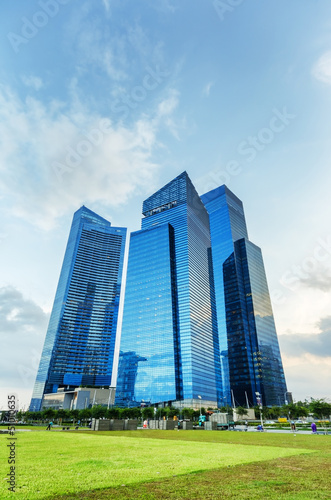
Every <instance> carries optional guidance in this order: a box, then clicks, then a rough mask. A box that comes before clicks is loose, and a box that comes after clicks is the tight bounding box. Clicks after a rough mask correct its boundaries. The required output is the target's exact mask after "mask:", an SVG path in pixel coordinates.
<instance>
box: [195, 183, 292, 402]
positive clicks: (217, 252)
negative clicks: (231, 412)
mask: <svg viewBox="0 0 331 500" xmlns="http://www.w3.org/2000/svg"><path fill="white" fill-rule="evenodd" d="M201 199H202V201H203V203H204V204H205V206H206V208H207V210H208V213H209V219H210V233H211V247H212V259H213V270H214V283H215V297H216V311H217V323H218V332H219V343H220V360H221V374H222V387H223V394H222V400H223V401H224V402H226V403H228V404H231V403H232V402H233V399H234V401H235V402H236V404H240V405H246V402H247V401H249V402H250V403H251V404H252V403H254V404H256V403H257V395H256V393H259V394H260V395H261V396H262V403H263V404H264V405H280V404H284V402H285V399H286V382H285V376H284V371H283V365H282V360H281V355H280V350H279V344H278V338H277V333H276V329H275V323H274V318H273V312H272V307H271V303H270V297H269V291H268V285H267V280H266V275H265V270H264V264H263V259H262V254H261V250H260V248H258V247H257V246H256V245H254V244H253V243H251V242H250V241H249V240H248V234H247V229H246V222H245V216H244V210H243V205H242V202H241V201H240V200H239V199H238V198H237V197H236V196H235V195H234V194H233V193H232V192H231V191H230V190H229V189H228V188H227V187H226V186H220V187H219V188H216V189H214V190H212V191H210V192H209V193H207V194H205V195H203V196H202V197H201Z"/></svg>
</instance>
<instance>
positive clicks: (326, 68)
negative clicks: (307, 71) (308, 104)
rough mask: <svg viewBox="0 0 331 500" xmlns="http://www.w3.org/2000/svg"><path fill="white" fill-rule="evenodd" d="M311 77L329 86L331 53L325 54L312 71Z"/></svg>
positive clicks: (330, 83)
mask: <svg viewBox="0 0 331 500" xmlns="http://www.w3.org/2000/svg"><path fill="white" fill-rule="evenodd" d="M312 75H313V76H314V78H316V79H317V80H319V81H320V82H323V83H327V84H329V85H331V51H328V52H325V54H323V55H322V56H321V57H320V58H319V59H318V61H317V62H316V63H315V65H314V66H313V69H312Z"/></svg>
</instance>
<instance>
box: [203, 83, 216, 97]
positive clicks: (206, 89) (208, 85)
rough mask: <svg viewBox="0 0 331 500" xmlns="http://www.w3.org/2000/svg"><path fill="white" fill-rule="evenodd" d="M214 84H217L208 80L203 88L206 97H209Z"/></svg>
mask: <svg viewBox="0 0 331 500" xmlns="http://www.w3.org/2000/svg"><path fill="white" fill-rule="evenodd" d="M214 85H215V82H208V83H207V84H206V85H205V86H204V88H203V90H202V93H203V95H204V96H206V97H209V94H210V91H211V88H212V87H213V86H214Z"/></svg>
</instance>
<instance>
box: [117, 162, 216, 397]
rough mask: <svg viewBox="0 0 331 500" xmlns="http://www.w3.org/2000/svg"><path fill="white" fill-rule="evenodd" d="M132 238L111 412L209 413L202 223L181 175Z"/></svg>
mask: <svg viewBox="0 0 331 500" xmlns="http://www.w3.org/2000/svg"><path fill="white" fill-rule="evenodd" d="M143 215H144V218H143V219H142V229H141V230H140V231H137V232H134V233H132V234H131V242H130V250H129V262H128V273H127V283H126V294H125V302H124V313H123V325H122V336H121V347H120V358H119V369H118V380H117V390H116V401H115V404H119V405H122V406H135V405H139V406H140V405H141V404H142V403H145V404H157V403H163V402H175V401H182V404H184V405H192V404H197V403H199V401H200V398H201V401H203V403H204V404H207V405H213V406H216V405H217V403H218V400H219V392H220V389H221V387H220V384H221V381H220V376H219V375H220V369H219V345H218V331H217V327H216V325H215V313H216V309H215V300H214V290H213V281H212V264H211V253H210V233H209V218H208V214H207V211H206V209H205V207H204V205H203V203H202V202H201V200H200V197H199V195H198V194H197V192H196V190H195V188H194V186H193V184H192V182H191V181H190V179H189V177H188V175H187V173H186V172H184V173H182V174H181V175H179V176H178V177H176V178H175V179H174V180H173V181H171V182H169V183H168V184H167V185H166V186H164V187H163V188H161V189H160V190H159V191H157V192H156V193H154V194H153V195H152V196H150V197H149V198H148V199H147V200H145V201H144V203H143Z"/></svg>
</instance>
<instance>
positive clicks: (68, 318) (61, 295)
mask: <svg viewBox="0 0 331 500" xmlns="http://www.w3.org/2000/svg"><path fill="white" fill-rule="evenodd" d="M125 239H126V229H125V228H118V227H111V224H110V222H108V221H107V220H105V219H103V218H102V217H100V216H99V215H97V214H95V213H94V212H92V211H91V210H89V209H87V208H86V207H84V206H83V207H81V208H80V209H79V210H78V211H77V212H76V213H75V214H74V217H73V222H72V226H71V230H70V234H69V239H68V244H67V248H66V252H65V256H64V261H63V265H62V270H61V274H60V279H59V283H58V287H57V291H56V295H55V300H54V305H53V309H52V313H51V317H50V321H49V326H48V330H47V334H46V339H45V344H44V348H43V352H42V356H41V360H40V365H39V370H38V373H37V378H36V382H35V386H34V391H33V395H32V399H31V404H30V411H38V410H40V409H41V405H42V399H43V395H44V394H47V393H56V392H57V390H58V389H61V388H66V389H68V390H70V389H73V388H75V387H77V386H96V387H98V386H107V387H108V386H110V384H111V377H112V367H113V358H114V348H115V339H116V329H117V317H118V307H119V299H120V290H121V277H122V267H123V257H124V248H125Z"/></svg>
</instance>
